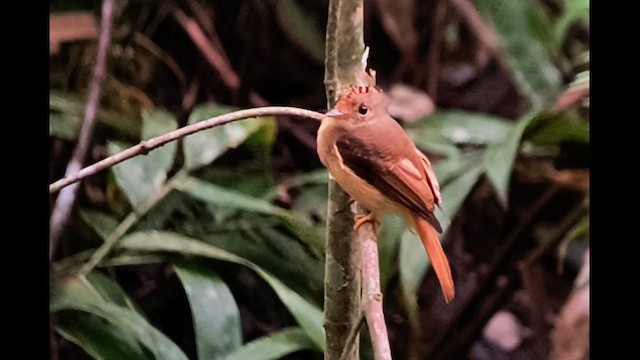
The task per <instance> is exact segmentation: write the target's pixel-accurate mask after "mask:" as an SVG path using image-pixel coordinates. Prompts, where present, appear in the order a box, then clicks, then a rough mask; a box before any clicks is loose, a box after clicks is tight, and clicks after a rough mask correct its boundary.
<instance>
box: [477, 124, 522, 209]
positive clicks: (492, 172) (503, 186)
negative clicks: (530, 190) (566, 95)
mask: <svg viewBox="0 0 640 360" xmlns="http://www.w3.org/2000/svg"><path fill="white" fill-rule="evenodd" d="M533 118H534V116H532V115H525V116H524V117H523V118H521V119H520V120H518V123H517V125H516V127H515V128H514V129H513V130H512V131H511V134H510V135H509V137H508V138H507V139H506V140H504V141H502V142H499V143H496V144H492V145H491V146H489V148H487V151H486V152H485V156H484V161H483V163H484V168H485V170H486V173H487V177H488V178H489V181H491V183H492V184H493V186H494V188H495V189H496V193H497V195H498V200H499V201H500V203H501V204H502V206H504V207H506V206H507V200H508V199H507V196H508V193H509V180H510V178H511V171H512V169H513V163H514V161H515V159H516V155H517V154H518V149H519V147H520V146H519V145H520V139H521V138H522V134H523V133H524V130H525V129H526V128H527V125H529V122H531V120H532V119H533Z"/></svg>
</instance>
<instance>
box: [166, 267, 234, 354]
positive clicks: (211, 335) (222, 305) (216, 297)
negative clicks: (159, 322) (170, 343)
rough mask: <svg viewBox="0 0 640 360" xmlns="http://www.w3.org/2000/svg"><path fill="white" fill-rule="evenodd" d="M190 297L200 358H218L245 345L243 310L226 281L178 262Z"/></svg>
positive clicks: (179, 271) (200, 269)
mask: <svg viewBox="0 0 640 360" xmlns="http://www.w3.org/2000/svg"><path fill="white" fill-rule="evenodd" d="M174 269H175V271H176V274H178V277H179V278H180V281H182V285H183V286H184V290H185V292H186V293H187V297H188V298H189V306H190V307H191V316H192V317H193V324H194V331H195V336H196V345H197V348H198V359H216V358H221V357H224V356H225V355H226V354H229V353H232V352H233V351H235V350H236V349H237V348H239V347H240V345H242V329H241V328H240V311H239V310H238V306H237V305H236V302H235V300H234V299H233V295H231V292H230V291H229V288H228V287H227V285H226V284H225V283H224V281H223V280H222V279H221V278H220V277H219V276H218V275H217V274H216V273H214V272H212V271H211V270H209V269H207V268H206V267H204V266H201V265H196V264H187V263H184V264H180V265H174Z"/></svg>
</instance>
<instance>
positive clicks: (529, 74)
mask: <svg viewBox="0 0 640 360" xmlns="http://www.w3.org/2000/svg"><path fill="white" fill-rule="evenodd" d="M473 3H474V4H475V5H476V7H477V9H478V11H479V12H480V14H481V15H482V17H483V18H484V19H485V20H486V21H488V22H490V23H492V24H493V28H494V29H495V30H496V32H497V33H498V37H499V39H500V43H501V46H502V48H503V49H504V51H505V55H506V61H507V64H508V66H509V68H510V69H511V72H512V73H513V76H514V78H515V80H516V82H517V83H518V85H519V87H520V89H521V90H522V91H523V92H524V94H526V95H527V97H528V98H529V100H530V101H531V104H532V105H533V110H540V109H544V108H547V107H548V105H549V104H550V103H551V102H552V101H555V99H556V98H557V96H558V94H559V92H560V90H561V89H560V86H561V84H562V79H561V76H560V72H559V71H558V69H557V68H556V67H555V66H554V65H553V63H552V62H551V60H550V59H549V55H548V54H547V52H546V49H545V47H544V45H543V44H542V43H541V42H540V41H539V40H538V39H537V38H536V36H535V34H534V33H533V31H532V29H531V27H530V23H529V21H527V19H528V14H529V13H530V11H531V8H532V7H534V6H539V5H538V4H537V3H536V2H534V1H533V0H518V1H503V0H474V1H473Z"/></svg>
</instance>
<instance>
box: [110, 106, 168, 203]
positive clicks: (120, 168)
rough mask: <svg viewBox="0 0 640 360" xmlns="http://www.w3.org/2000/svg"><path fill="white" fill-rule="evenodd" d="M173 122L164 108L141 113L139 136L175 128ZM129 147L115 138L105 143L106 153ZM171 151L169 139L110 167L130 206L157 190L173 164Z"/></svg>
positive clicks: (160, 132)
mask: <svg viewBox="0 0 640 360" xmlns="http://www.w3.org/2000/svg"><path fill="white" fill-rule="evenodd" d="M177 125H178V124H177V122H176V120H175V118H174V117H173V115H171V114H169V113H168V112H166V111H162V110H156V111H153V112H145V113H144V114H143V128H142V136H143V139H145V140H146V139H150V138H152V137H155V136H158V135H162V134H164V133H167V132H169V131H172V130H175V129H176V127H177ZM129 147H130V146H129V145H127V144H124V143H122V142H119V141H112V142H109V154H110V155H114V154H116V153H118V152H120V151H123V150H125V149H127V148H129ZM175 152H176V143H175V142H170V143H168V144H166V145H164V146H162V147H160V148H158V149H155V150H153V151H151V152H149V153H148V154H147V155H145V156H136V157H134V158H132V159H129V160H127V161H125V162H122V163H120V164H118V165H115V166H114V167H113V173H114V175H115V178H116V182H117V183H118V185H119V186H120V188H122V191H123V192H124V194H125V195H126V196H127V199H129V201H130V202H131V205H132V206H133V207H134V208H137V207H138V206H140V204H142V203H143V202H144V201H145V200H147V199H148V198H149V197H151V196H152V195H153V194H156V193H157V192H158V191H159V190H160V188H161V187H162V185H163V184H164V182H165V180H166V179H167V171H168V170H169V168H170V167H171V165H172V164H173V159H174V156H175Z"/></svg>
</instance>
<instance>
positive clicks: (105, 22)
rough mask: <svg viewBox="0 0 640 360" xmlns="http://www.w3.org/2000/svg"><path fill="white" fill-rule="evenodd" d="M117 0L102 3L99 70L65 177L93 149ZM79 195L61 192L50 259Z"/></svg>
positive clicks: (72, 191) (72, 189) (52, 227)
mask: <svg viewBox="0 0 640 360" xmlns="http://www.w3.org/2000/svg"><path fill="white" fill-rule="evenodd" d="M114 7H115V0H104V1H103V2H102V14H101V16H102V19H101V22H100V38H99V39H98V53H97V54H96V66H95V68H94V69H93V76H92V78H91V83H90V87H89V98H88V100H87V105H86V107H85V112H84V122H83V124H82V129H80V135H79V136H78V144H77V145H76V148H75V150H74V151H73V155H72V156H71V161H70V162H69V164H68V165H67V169H66V171H65V174H66V175H67V176H68V175H71V174H74V173H76V172H77V171H78V170H80V169H81V168H82V166H83V164H84V161H85V159H86V157H87V153H88V152H89V148H90V145H91V136H92V134H93V128H94V125H95V119H96V111H97V108H98V101H99V100H100V93H101V90H102V86H101V85H102V80H104V77H105V75H106V72H107V66H106V63H107V51H108V49H109V43H110V42H111V28H112V24H113V13H114ZM77 194H78V185H74V186H72V187H70V188H68V189H66V190H65V191H63V192H61V193H60V194H59V195H58V198H57V199H56V203H55V205H54V207H53V211H52V213H51V214H52V215H51V219H50V235H49V236H50V237H49V259H50V260H51V259H52V258H53V255H54V253H55V250H56V247H57V244H58V239H59V238H60V234H61V233H62V229H63V228H64V226H65V224H66V223H67V221H68V219H69V215H70V214H71V210H72V209H73V205H74V204H75V202H76V197H77Z"/></svg>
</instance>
